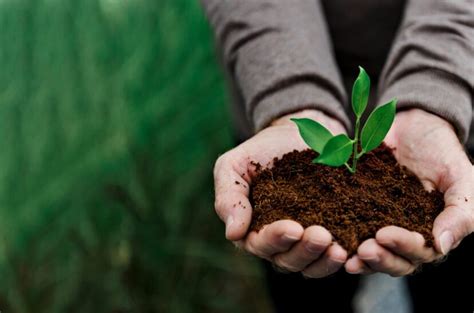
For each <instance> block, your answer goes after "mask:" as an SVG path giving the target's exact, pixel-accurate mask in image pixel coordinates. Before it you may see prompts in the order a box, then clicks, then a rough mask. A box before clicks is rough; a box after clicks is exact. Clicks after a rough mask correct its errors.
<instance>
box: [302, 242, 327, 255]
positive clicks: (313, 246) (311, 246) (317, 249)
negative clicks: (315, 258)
mask: <svg viewBox="0 0 474 313" xmlns="http://www.w3.org/2000/svg"><path fill="white" fill-rule="evenodd" d="M304 247H305V249H306V250H308V251H309V252H311V253H321V252H323V251H324V249H325V248H326V247H325V246H324V245H323V244H317V243H315V242H307V243H306V244H305V245H304Z"/></svg>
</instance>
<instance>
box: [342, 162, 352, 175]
mask: <svg viewBox="0 0 474 313" xmlns="http://www.w3.org/2000/svg"><path fill="white" fill-rule="evenodd" d="M344 165H345V166H346V167H347V169H348V170H349V172H351V173H352V174H354V172H353V171H352V167H350V166H349V164H347V162H346V163H344Z"/></svg>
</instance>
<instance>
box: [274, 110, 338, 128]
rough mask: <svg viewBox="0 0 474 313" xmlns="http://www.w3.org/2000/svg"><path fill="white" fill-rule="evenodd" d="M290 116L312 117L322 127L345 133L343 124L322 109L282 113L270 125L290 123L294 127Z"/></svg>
mask: <svg viewBox="0 0 474 313" xmlns="http://www.w3.org/2000/svg"><path fill="white" fill-rule="evenodd" d="M292 118H309V119H312V120H314V121H316V122H318V123H320V124H322V125H323V126H324V127H326V128H327V129H329V130H330V131H331V133H333V134H340V133H347V131H346V129H345V127H344V126H343V124H342V123H341V122H340V121H339V120H337V119H335V118H332V117H330V116H329V115H327V114H325V113H324V112H322V111H318V110H313V109H308V110H301V111H298V112H293V113H290V114H286V115H283V116H281V117H279V118H277V119H275V120H273V121H272V123H271V124H270V126H285V125H290V126H292V127H295V128H297V127H296V124H295V123H294V122H293V121H291V119H292Z"/></svg>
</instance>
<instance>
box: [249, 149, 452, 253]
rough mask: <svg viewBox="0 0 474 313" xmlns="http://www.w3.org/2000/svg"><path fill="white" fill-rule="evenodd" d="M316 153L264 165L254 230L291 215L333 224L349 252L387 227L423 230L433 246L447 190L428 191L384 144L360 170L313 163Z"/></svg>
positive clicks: (254, 190)
mask: <svg viewBox="0 0 474 313" xmlns="http://www.w3.org/2000/svg"><path fill="white" fill-rule="evenodd" d="M316 156H317V154H316V153H315V152H313V151H311V150H306V151H302V152H298V151H294V152H291V153H288V154H286V155H284V156H283V157H282V158H281V159H279V160H277V159H275V162H274V165H273V167H272V168H271V169H259V170H258V174H257V176H256V177H255V179H254V182H253V184H252V186H251V190H250V191H251V192H250V200H251V203H252V206H253V213H252V214H253V216H252V224H251V227H250V229H251V230H260V229H261V228H262V227H263V226H264V225H266V224H270V223H272V222H274V221H277V220H282V219H291V220H295V221H297V222H299V223H300V224H301V225H303V227H308V226H311V225H321V226H323V227H325V228H326V229H328V230H329V231H330V232H331V234H332V235H333V237H334V240H335V241H337V242H338V243H339V244H340V245H342V247H344V248H345V249H346V250H347V252H348V253H349V255H351V254H354V253H355V252H356V251H357V247H358V246H359V245H360V244H361V243H362V242H363V241H364V240H366V239H368V238H373V237H375V233H376V232H377V230H379V229H380V228H382V227H384V226H388V225H396V226H400V227H403V228H406V229H409V230H412V231H417V232H419V233H421V234H422V235H423V236H424V237H425V240H426V245H427V246H432V245H433V236H432V233H431V231H432V228H433V221H434V219H435V218H436V216H438V214H439V213H440V212H441V211H442V210H443V207H444V201H443V194H442V193H440V192H438V191H433V192H427V191H426V190H425V189H424V188H423V186H422V184H421V182H420V181H419V180H418V178H417V177H416V176H415V175H414V174H413V173H412V172H410V171H409V170H408V169H406V168H404V167H402V166H400V165H399V164H398V163H397V161H396V160H395V158H394V156H393V154H392V151H391V150H390V148H388V147H387V146H385V145H382V146H381V147H379V148H377V149H375V150H374V151H372V152H370V153H368V154H366V155H364V156H363V157H362V158H361V159H360V160H359V163H358V165H357V172H356V174H354V175H353V174H351V173H350V172H349V171H348V170H347V169H346V168H345V167H339V168H334V167H329V166H325V165H319V164H313V163H311V161H312V160H313V159H314V158H315V157H316Z"/></svg>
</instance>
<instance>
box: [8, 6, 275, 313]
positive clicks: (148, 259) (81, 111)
mask: <svg viewBox="0 0 474 313" xmlns="http://www.w3.org/2000/svg"><path fill="white" fill-rule="evenodd" d="M226 102H227V99H226V93H225V90H224V82H223V77H222V75H221V74H220V72H219V69H218V68H217V65H216V61H215V56H214V53H213V48H212V38H211V34H210V30H209V27H208V26H207V23H206V21H205V19H204V17H203V14H202V12H201V10H200V7H199V5H198V3H196V2H195V1H192V2H190V1H185V0H160V1H152V0H136V1H132V0H101V1H99V0H81V1H54V0H3V1H0V147H1V153H0V277H1V279H0V310H2V311H4V312H35V313H38V312H48V313H56V312H143V313H146V312H180V313H181V312H183V313H186V312H268V311H269V306H268V300H267V298H266V290H265V288H264V286H263V284H262V277H261V273H260V269H259V266H258V264H256V262H255V260H253V259H251V258H248V257H244V256H242V255H240V254H237V253H236V252H235V251H234V249H233V248H232V246H231V245H230V244H229V243H227V242H225V240H224V238H223V225H222V224H221V223H220V222H219V221H218V219H217V217H216V216H215V214H214V212H213V209H212V202H213V191H212V176H211V172H212V166H213V162H214V160H215V159H216V157H217V156H218V154H219V153H222V152H223V151H225V150H226V149H228V148H230V147H231V145H232V138H231V135H230V134H231V130H230V126H229V124H230V120H229V116H228V112H227V109H226Z"/></svg>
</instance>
